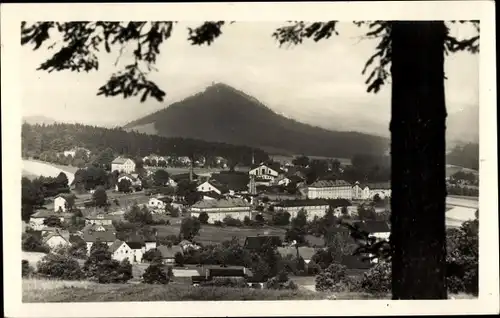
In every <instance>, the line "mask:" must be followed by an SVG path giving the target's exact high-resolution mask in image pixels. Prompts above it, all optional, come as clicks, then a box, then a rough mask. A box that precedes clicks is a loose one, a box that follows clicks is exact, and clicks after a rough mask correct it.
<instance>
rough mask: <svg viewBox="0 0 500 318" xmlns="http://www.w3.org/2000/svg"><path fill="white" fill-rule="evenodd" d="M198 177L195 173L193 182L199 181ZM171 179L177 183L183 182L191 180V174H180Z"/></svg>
mask: <svg viewBox="0 0 500 318" xmlns="http://www.w3.org/2000/svg"><path fill="white" fill-rule="evenodd" d="M198 177H199V176H198V175H197V174H196V173H194V172H193V180H197V179H198ZM171 179H172V180H174V181H175V182H179V181H181V180H189V172H188V173H179V174H175V175H173V176H171Z"/></svg>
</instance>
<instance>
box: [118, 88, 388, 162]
mask: <svg viewBox="0 0 500 318" xmlns="http://www.w3.org/2000/svg"><path fill="white" fill-rule="evenodd" d="M124 129H126V130H135V131H138V132H142V133H147V134H157V135H160V136H164V137H183V138H194V139H202V140H206V141H212V142H224V143H229V144H235V145H248V146H252V147H259V148H261V149H265V150H267V151H272V152H274V153H281V154H307V155H311V156H335V157H352V156H353V155H354V154H357V153H370V154H380V153H382V152H383V151H384V150H386V149H387V147H388V144H389V141H388V139H386V138H383V137H378V136H372V135H369V134H363V133H359V132H344V131H343V132H340V131H330V130H327V129H323V128H319V127H315V126H312V125H308V124H304V123H300V122H298V121H296V120H294V119H291V118H286V117H284V116H282V115H279V114H277V113H275V112H274V111H272V110H271V109H270V108H268V107H267V106H266V105H264V104H263V103H261V102H260V101H259V100H257V99H256V98H255V97H253V96H250V95H248V94H246V93H244V92H242V91H240V90H237V89H235V88H233V87H231V86H229V85H226V84H224V83H217V84H213V85H211V86H209V87H207V88H206V89H205V90H204V91H202V92H199V93H197V94H194V95H192V96H189V97H187V98H185V99H184V100H181V101H179V102H176V103H173V104H171V105H169V106H168V107H166V108H164V109H162V110H159V111H157V112H155V113H152V114H150V115H148V116H145V117H143V118H140V119H138V120H135V121H133V122H130V123H129V124H127V125H125V126H124Z"/></svg>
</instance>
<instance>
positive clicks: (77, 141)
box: [22, 123, 269, 164]
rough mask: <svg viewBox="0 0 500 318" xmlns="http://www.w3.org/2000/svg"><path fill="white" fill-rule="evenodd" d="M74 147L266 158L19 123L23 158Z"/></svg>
mask: <svg viewBox="0 0 500 318" xmlns="http://www.w3.org/2000/svg"><path fill="white" fill-rule="evenodd" d="M76 146H78V147H84V148H87V149H88V150H90V151H91V152H92V153H95V154H97V153H100V152H103V151H105V150H107V149H111V150H113V152H114V153H115V154H117V155H118V154H123V155H128V156H130V157H138V156H140V157H143V156H146V155H150V154H153V153H154V154H157V155H165V156H191V155H194V156H205V157H215V156H221V157H224V158H226V159H228V160H231V161H234V162H237V163H241V164H250V163H251V160H252V153H253V154H254V156H255V160H257V161H258V162H259V161H264V160H267V159H268V158H269V157H268V155H267V153H265V152H264V151H263V150H260V149H252V148H251V147H247V146H235V145H229V144H224V143H215V142H207V141H202V140H195V139H186V138H165V137H160V136H153V135H146V134H141V133H137V132H127V131H125V130H123V129H122V128H114V129H108V128H102V127H96V126H88V125H81V124H54V125H30V124H27V123H24V124H23V126H22V153H23V156H24V157H37V156H40V155H41V154H42V153H45V155H47V154H48V155H49V156H51V155H53V156H57V153H59V152H62V151H64V150H69V149H71V148H73V147H76Z"/></svg>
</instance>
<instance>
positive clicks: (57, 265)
mask: <svg viewBox="0 0 500 318" xmlns="http://www.w3.org/2000/svg"><path fill="white" fill-rule="evenodd" d="M37 273H38V275H40V276H42V277H45V278H57V279H64V280H80V279H82V278H83V277H84V275H83V272H82V270H81V269H80V265H79V264H78V262H77V261H76V260H75V259H73V258H71V257H68V256H66V255H59V254H48V255H46V256H44V257H43V258H42V259H41V260H40V261H39V262H38V264H37Z"/></svg>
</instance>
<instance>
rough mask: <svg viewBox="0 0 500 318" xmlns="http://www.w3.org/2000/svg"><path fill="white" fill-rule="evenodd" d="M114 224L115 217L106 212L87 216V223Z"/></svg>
mask: <svg viewBox="0 0 500 318" xmlns="http://www.w3.org/2000/svg"><path fill="white" fill-rule="evenodd" d="M89 224H95V225H112V224H113V218H112V217H110V216H107V215H105V214H97V215H89V216H87V217H85V225H89Z"/></svg>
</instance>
